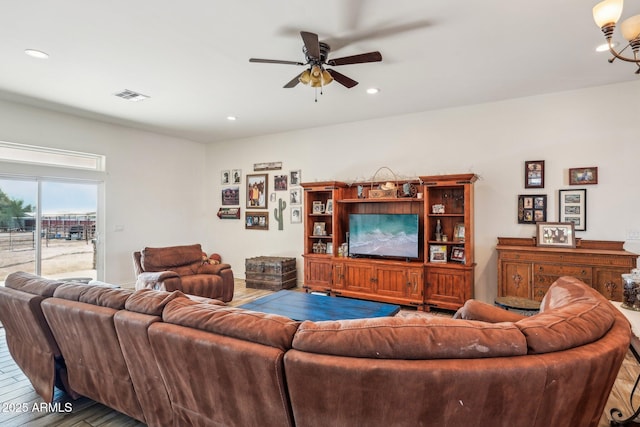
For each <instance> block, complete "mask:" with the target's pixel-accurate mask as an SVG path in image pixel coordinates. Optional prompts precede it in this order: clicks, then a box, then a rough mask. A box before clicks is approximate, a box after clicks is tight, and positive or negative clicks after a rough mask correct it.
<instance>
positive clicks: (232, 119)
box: [227, 116, 238, 122]
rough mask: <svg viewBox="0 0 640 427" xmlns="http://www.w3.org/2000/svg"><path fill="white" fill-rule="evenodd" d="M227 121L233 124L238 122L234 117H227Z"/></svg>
mask: <svg viewBox="0 0 640 427" xmlns="http://www.w3.org/2000/svg"><path fill="white" fill-rule="evenodd" d="M227 120H229V121H230V122H234V121H236V120H238V118H237V117H236V116H227Z"/></svg>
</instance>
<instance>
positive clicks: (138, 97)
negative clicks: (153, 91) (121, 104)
mask: <svg viewBox="0 0 640 427" xmlns="http://www.w3.org/2000/svg"><path fill="white" fill-rule="evenodd" d="M115 95H116V96H118V97H120V98H122V99H126V100H127V101H134V102H137V101H144V100H145V99H147V98H149V96H147V95H143V94H141V93H138V92H134V91H132V90H129V89H125V90H123V91H122V92H118V93H116V94H115Z"/></svg>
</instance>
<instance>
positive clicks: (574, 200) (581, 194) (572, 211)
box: [558, 188, 587, 231]
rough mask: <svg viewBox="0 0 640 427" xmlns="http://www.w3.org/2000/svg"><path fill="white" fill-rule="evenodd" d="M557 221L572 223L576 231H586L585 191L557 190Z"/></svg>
mask: <svg viewBox="0 0 640 427" xmlns="http://www.w3.org/2000/svg"><path fill="white" fill-rule="evenodd" d="M558 209H559V213H558V221H560V222H571V223H573V225H574V227H575V230H576V231H585V230H586V229H587V190H585V189H584V188H581V189H579V190H558Z"/></svg>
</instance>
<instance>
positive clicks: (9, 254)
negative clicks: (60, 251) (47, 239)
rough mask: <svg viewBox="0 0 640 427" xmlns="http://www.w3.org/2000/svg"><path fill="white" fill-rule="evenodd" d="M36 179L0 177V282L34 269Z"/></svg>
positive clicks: (31, 271) (36, 240) (34, 270)
mask: <svg viewBox="0 0 640 427" xmlns="http://www.w3.org/2000/svg"><path fill="white" fill-rule="evenodd" d="M37 200H38V182H37V181H35V180H31V181H27V180H13V179H3V178H0V282H4V279H5V277H6V276H7V275H8V274H9V273H12V272H14V271H26V272H29V273H35V272H36V248H37V244H38V239H37V234H36V233H37V231H36V215H37V212H36V210H37V206H36V202H37Z"/></svg>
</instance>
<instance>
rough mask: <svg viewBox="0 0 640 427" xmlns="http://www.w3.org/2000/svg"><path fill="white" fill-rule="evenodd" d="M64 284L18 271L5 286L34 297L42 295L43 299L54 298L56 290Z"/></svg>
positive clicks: (6, 281) (10, 276)
mask: <svg viewBox="0 0 640 427" xmlns="http://www.w3.org/2000/svg"><path fill="white" fill-rule="evenodd" d="M63 283H64V282H63V281H61V280H51V279H45V278H44V277H40V276H36V275H35V274H31V273H25V272H24V271H17V272H15V273H11V274H9V275H8V276H7V278H6V279H5V286H6V287H7V288H11V289H17V290H19V291H22V292H26V293H28V294H32V295H40V296H43V297H51V296H53V292H54V291H55V290H56V288H57V287H58V286H60V285H62V284H63Z"/></svg>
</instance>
